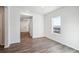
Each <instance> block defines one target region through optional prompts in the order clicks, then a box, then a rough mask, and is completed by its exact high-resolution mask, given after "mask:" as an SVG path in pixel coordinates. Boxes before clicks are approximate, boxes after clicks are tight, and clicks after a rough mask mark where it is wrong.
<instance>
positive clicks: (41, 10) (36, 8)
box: [17, 6, 61, 14]
mask: <svg viewBox="0 0 79 59" xmlns="http://www.w3.org/2000/svg"><path fill="white" fill-rule="evenodd" d="M60 7H61V6H18V7H17V8H20V9H23V10H27V11H26V12H35V13H39V14H46V13H49V12H51V11H54V10H56V9H58V8H60Z"/></svg>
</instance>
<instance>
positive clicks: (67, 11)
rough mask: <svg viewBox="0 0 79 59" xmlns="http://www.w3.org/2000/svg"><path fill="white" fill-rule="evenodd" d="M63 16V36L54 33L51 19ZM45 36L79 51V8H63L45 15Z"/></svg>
mask: <svg viewBox="0 0 79 59" xmlns="http://www.w3.org/2000/svg"><path fill="white" fill-rule="evenodd" d="M53 16H61V34H56V33H53V32H52V25H51V19H52V17H53ZM44 21H45V22H44V26H45V27H44V28H45V36H46V37H48V38H50V39H52V40H55V41H58V42H60V43H62V44H64V45H67V46H70V47H72V48H74V49H77V50H79V45H78V44H79V7H62V8H60V9H57V10H55V11H53V12H50V13H48V14H46V15H45V20H44Z"/></svg>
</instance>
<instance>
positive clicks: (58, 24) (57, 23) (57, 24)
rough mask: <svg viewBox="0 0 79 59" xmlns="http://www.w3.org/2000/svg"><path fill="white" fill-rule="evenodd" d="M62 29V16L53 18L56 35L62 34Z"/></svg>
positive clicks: (53, 28)
mask: <svg viewBox="0 0 79 59" xmlns="http://www.w3.org/2000/svg"><path fill="white" fill-rule="evenodd" d="M60 28H61V16H55V17H53V18H52V30H53V32H54V33H60V30H61V29H60Z"/></svg>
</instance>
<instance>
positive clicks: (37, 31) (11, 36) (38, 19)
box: [6, 6, 44, 45]
mask: <svg viewBox="0 0 79 59" xmlns="http://www.w3.org/2000/svg"><path fill="white" fill-rule="evenodd" d="M24 11H26V10H23V9H19V8H18V7H11V6H9V7H8V40H7V41H6V42H7V43H8V45H10V44H12V43H20V15H21V13H22V12H24ZM30 14H31V15H32V16H33V20H32V22H33V23H31V24H32V25H33V26H31V27H33V28H32V37H33V38H37V37H43V36H44V35H43V34H44V27H43V26H44V23H43V20H44V19H43V15H40V14H37V13H33V12H30Z"/></svg>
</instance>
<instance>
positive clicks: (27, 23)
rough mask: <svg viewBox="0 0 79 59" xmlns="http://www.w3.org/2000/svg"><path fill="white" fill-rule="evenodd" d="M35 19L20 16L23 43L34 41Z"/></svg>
mask: <svg viewBox="0 0 79 59" xmlns="http://www.w3.org/2000/svg"><path fill="white" fill-rule="evenodd" d="M32 32H33V17H32V16H28V15H21V16H20V37H21V43H22V42H23V43H24V42H28V41H30V40H31V39H32Z"/></svg>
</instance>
